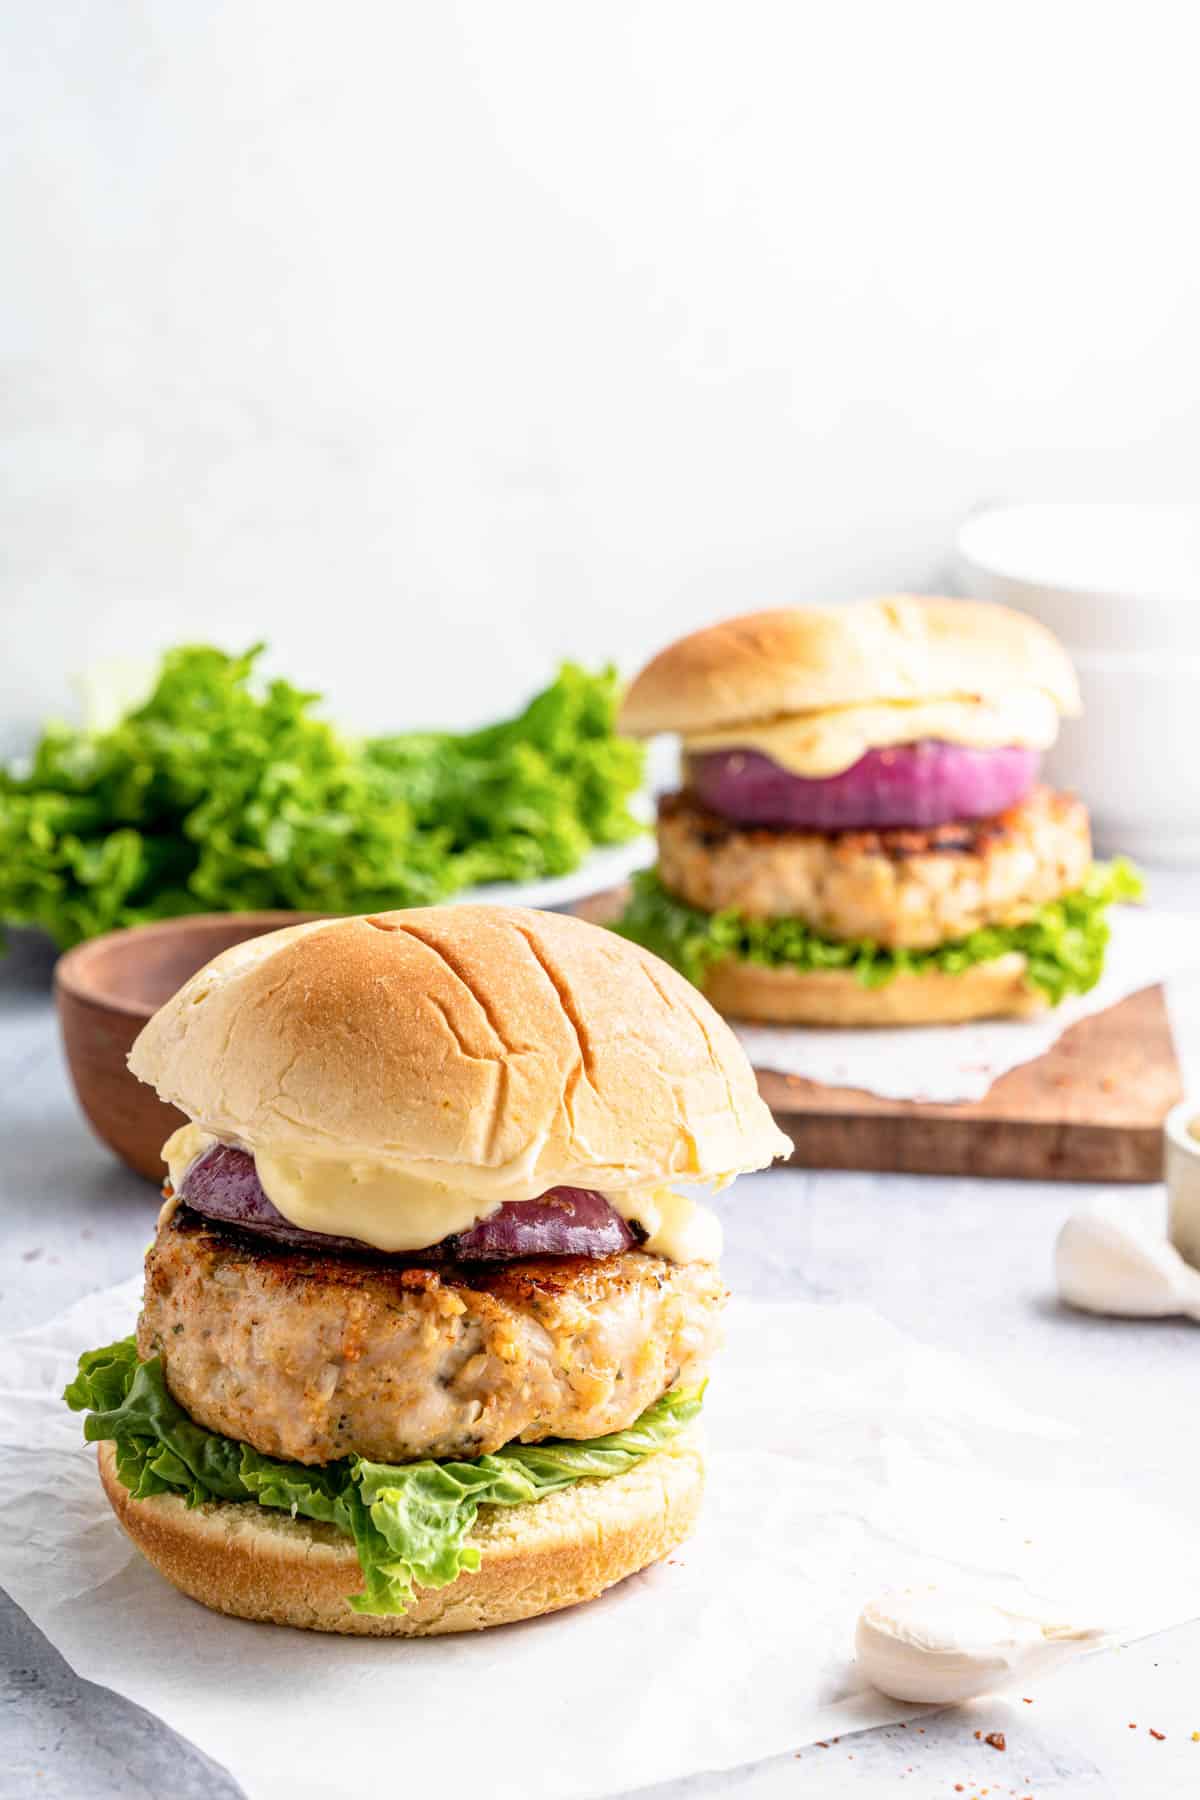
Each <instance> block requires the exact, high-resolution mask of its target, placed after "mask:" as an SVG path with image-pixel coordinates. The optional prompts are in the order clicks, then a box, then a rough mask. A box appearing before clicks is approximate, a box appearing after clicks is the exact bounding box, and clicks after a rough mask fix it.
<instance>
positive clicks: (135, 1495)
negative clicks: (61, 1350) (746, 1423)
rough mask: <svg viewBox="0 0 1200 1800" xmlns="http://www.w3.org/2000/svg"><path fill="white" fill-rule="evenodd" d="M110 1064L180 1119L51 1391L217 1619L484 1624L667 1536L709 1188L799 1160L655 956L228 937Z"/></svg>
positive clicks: (416, 941) (710, 1022) (517, 945)
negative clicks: (140, 1212) (125, 1243)
mask: <svg viewBox="0 0 1200 1800" xmlns="http://www.w3.org/2000/svg"><path fill="white" fill-rule="evenodd" d="M130 1066H131V1068H132V1069H133V1071H134V1073H135V1074H136V1075H138V1076H139V1077H140V1078H141V1079H142V1080H144V1081H147V1082H149V1083H151V1084H152V1085H153V1086H154V1087H155V1088H156V1089H157V1090H158V1092H159V1094H160V1095H162V1097H163V1098H164V1099H166V1100H169V1101H171V1102H172V1103H173V1104H174V1105H176V1106H178V1107H180V1108H181V1109H182V1110H183V1111H184V1112H185V1113H186V1114H187V1115H188V1118H189V1119H190V1121H191V1123H189V1124H188V1125H186V1126H185V1127H184V1128H183V1129H181V1130H180V1131H178V1132H176V1134H175V1135H174V1137H173V1138H171V1139H170V1140H169V1142H168V1143H167V1145H166V1147H165V1150H164V1157H165V1160H166V1162H167V1164H168V1167H169V1171H170V1179H169V1181H168V1183H167V1186H166V1190H165V1191H166V1196H167V1198H166V1204H165V1205H164V1207H163V1209H162V1212H161V1215H160V1218H159V1223H158V1231H157V1235H156V1237H155V1240H154V1243H153V1244H152V1246H151V1248H150V1250H149V1252H148V1254H147V1258H146V1283H145V1297H144V1301H143V1305H142V1312H141V1318H140V1320H139V1322H138V1325H137V1330H136V1334H135V1335H134V1336H132V1337H130V1338H128V1339H125V1340H122V1341H121V1342H119V1343H116V1344H111V1345H108V1346H106V1347H105V1348H103V1349H100V1350H95V1351H91V1352H89V1353H87V1354H86V1355H84V1356H83V1357H82V1358H81V1360H80V1366H79V1373H78V1376H77V1377H76V1379H75V1380H74V1381H73V1382H72V1384H71V1386H70V1387H69V1388H68V1390H67V1395H66V1398H67V1400H68V1403H69V1404H70V1405H71V1406H72V1407H74V1408H76V1409H77V1410H85V1411H86V1412H87V1415H88V1416H87V1419H86V1422H85V1428H84V1429H85V1435H86V1437H87V1438H88V1439H89V1440H91V1441H93V1442H96V1443H98V1444H99V1446H100V1475H101V1480H102V1482H103V1485H104V1489H105V1492H106V1494H107V1495H108V1498H109V1500H110V1502H111V1503H112V1506H113V1509H114V1511H115V1512H116V1514H117V1517H118V1519H119V1520H120V1522H121V1524H122V1525H123V1526H124V1528H125V1530H126V1531H127V1532H128V1534H129V1536H130V1537H131V1538H132V1539H133V1541H134V1543H135V1544H136V1545H137V1546H138V1548H139V1549H140V1550H142V1551H143V1552H144V1554H145V1555H146V1556H147V1557H148V1558H149V1559H150V1561H151V1562H152V1563H154V1564H155V1565H156V1567H157V1568H158V1569H159V1570H160V1571H161V1572H162V1573H163V1574H164V1575H165V1576H166V1577H167V1578H168V1579H169V1580H170V1581H172V1582H174V1583H175V1585H176V1586H177V1587H179V1588H182V1589H183V1591H184V1592H185V1593H187V1594H190V1595H191V1596H192V1597H193V1598H195V1599H197V1600H200V1601H202V1602H203V1603H204V1604H205V1605H207V1606H211V1607H214V1608H216V1609H217V1610H219V1611H221V1612H227V1613H234V1614H238V1615H240V1616H242V1617H245V1618H251V1619H268V1620H274V1621H276V1622H278V1623H283V1624H290V1625H298V1626H307V1627H310V1628H312V1629H315V1630H322V1631H337V1632H359V1633H374V1634H399V1635H408V1634H421V1633H432V1632H450V1631H463V1630H472V1629H477V1628H479V1627H481V1626H486V1625H494V1624H500V1623H503V1622H505V1621H508V1620H513V1619H520V1618H527V1617H530V1616H532V1615H535V1614H539V1613H543V1612H550V1611H553V1610H554V1609H555V1608H558V1607H563V1606H570V1605H572V1604H574V1603H575V1602H576V1601H580V1600H587V1599H590V1598H592V1597H593V1596H594V1595H596V1594H599V1593H600V1592H601V1591H602V1590H603V1589H605V1588H607V1587H608V1586H610V1585H611V1584H612V1583H613V1582H616V1581H620V1580H621V1579H622V1578H623V1577H624V1576H626V1575H629V1574H631V1573H633V1572H634V1571H635V1570H637V1569H641V1568H643V1567H644V1566H645V1565H646V1564H648V1563H651V1562H653V1561H654V1560H655V1559H657V1558H659V1557H661V1556H663V1555H665V1554H666V1553H667V1552H668V1551H670V1550H671V1549H672V1548H673V1547H674V1546H675V1545H676V1544H678V1543H679V1542H680V1540H681V1539H682V1538H683V1537H685V1536H686V1535H687V1533H688V1532H689V1530H690V1529H691V1527H692V1524H693V1522H694V1520H695V1517H696V1513H697V1509H698V1507H699V1504H700V1497H701V1488H702V1482H703V1465H702V1461H701V1454H700V1448H699V1445H698V1442H697V1435H696V1428H695V1420H696V1417H697V1414H698V1413H699V1411H700V1405H701V1394H702V1390H703V1383H704V1370H705V1366H706V1363H707V1361H708V1358H709V1355H710V1353H711V1351H712V1350H713V1348H714V1345H715V1343H716V1340H717V1335H718V1329H719V1316H720V1312H721V1308H722V1306H723V1303H724V1300H725V1290H724V1288H723V1286H722V1283H721V1278H720V1274H719V1272H718V1267H717V1259H718V1255H719V1249H720V1241H719V1240H720V1232H719V1227H718V1224H717V1221H716V1218H715V1216H714V1215H713V1214H712V1213H711V1212H710V1211H708V1210H707V1209H706V1208H705V1207H704V1206H703V1205H701V1204H700V1203H699V1202H698V1201H697V1200H695V1199H694V1198H692V1197H691V1196H690V1195H689V1194H688V1193H687V1192H685V1191H681V1189H680V1186H679V1184H680V1183H683V1184H695V1183H717V1184H720V1183H723V1182H726V1181H728V1180H729V1179H730V1178H731V1177H732V1176H733V1175H735V1174H737V1173H738V1172H739V1171H741V1170H745V1169H754V1168H760V1167H762V1166H764V1165H765V1164H767V1163H769V1162H771V1160H772V1159H773V1158H774V1157H776V1156H779V1155H783V1154H786V1153H787V1152H788V1150H789V1149H790V1145H789V1144H788V1141H787V1139H786V1138H784V1137H783V1136H782V1135H781V1134H780V1132H779V1131H778V1130H777V1129H776V1127H775V1126H774V1124H773V1123H772V1120H771V1117H770V1114H769V1113H768V1111H767V1109H766V1107H765V1106H764V1105H763V1103H762V1101H761V1100H760V1098H759V1095H758V1091H757V1089H756V1086H755V1083H754V1079H753V1076H752V1074H751V1071H750V1068H749V1066H748V1064H747V1062H746V1059H745V1057H744V1056H743V1054H742V1052H741V1050H740V1048H739V1046H738V1044H737V1042H736V1040H735V1039H734V1037H733V1035H732V1034H731V1032H730V1031H729V1029H728V1027H727V1026H726V1025H725V1024H724V1023H723V1022H722V1020H721V1019H719V1018H718V1017H717V1016H716V1014H715V1013H714V1012H713V1011H712V1010H711V1008H710V1007H709V1006H708V1004H707V1003H706V1002H705V1001H704V1000H703V999H702V998H701V997H700V996H699V995H698V994H697V993H696V992H695V990H694V989H693V988H692V987H691V986H689V984H688V983H687V982H685V981H683V980H682V979H681V978H680V977H679V976H678V975H677V974H676V973H675V971H674V970H673V969H670V968H668V967H666V966H664V965H663V964H662V963H661V962H659V961H658V960H657V959H656V958H655V957H653V956H651V955H648V954H647V953H646V952H645V951H643V950H642V949H640V948H638V947H636V946H634V945H632V944H629V943H624V942H622V941H621V940H620V939H619V938H617V937H614V936H613V935H612V934H611V933H609V932H606V931H602V930H600V929H599V928H597V927H595V926H592V925H587V924H584V923H583V922H582V921H580V920H577V919H572V918H565V917H560V916H557V915H553V914H547V913H537V912H527V911H523V910H519V909H516V908H512V909H509V908H488V907H481V906H461V907H445V908H439V909H432V910H418V911H410V912H394V913H385V914H382V915H380V916H377V917H372V918H355V919H340V920H330V921H319V922H316V923H308V924H303V925H298V926H294V927H290V928H288V929H286V930H283V931H277V932H274V933H272V934H271V935H269V936H266V937H260V938H257V939H255V940H253V941H251V942H249V943H246V944H242V945H239V946H237V947H236V948H234V949H232V950H229V951H227V952H226V953H225V954H224V955H222V956H219V957H218V958H217V959H216V960H215V961H214V962H212V963H210V964H209V965H208V967H207V968H205V969H202V970H201V971H200V973H199V974H197V975H195V976H193V978H192V979H191V980H190V981H189V982H187V983H186V985H185V986H184V987H183V988H182V989H181V990H180V991H179V992H178V993H177V994H176V995H175V996H174V998H173V999H171V1000H170V1001H169V1002H168V1003H167V1005H166V1006H164V1007H163V1008H162V1009H161V1011H160V1012H158V1013H157V1014H156V1015H155V1016H154V1018H153V1019H152V1020H151V1021H150V1023H149V1024H148V1025H147V1026H146V1028H145V1030H144V1031H143V1032H142V1034H141V1036H140V1037H139V1038H138V1040H137V1042H136V1043H135V1045H134V1048H133V1052H132V1054H131V1057H130Z"/></svg>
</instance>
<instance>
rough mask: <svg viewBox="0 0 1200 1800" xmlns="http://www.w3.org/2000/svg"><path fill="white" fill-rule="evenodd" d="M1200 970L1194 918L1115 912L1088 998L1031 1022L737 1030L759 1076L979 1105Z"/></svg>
mask: <svg viewBox="0 0 1200 1800" xmlns="http://www.w3.org/2000/svg"><path fill="white" fill-rule="evenodd" d="M1197 963H1200V917H1194V916H1190V915H1186V914H1182V913H1165V912H1155V911H1153V910H1152V909H1150V908H1135V907H1117V908H1115V909H1114V911H1113V915H1112V942H1111V944H1110V945H1109V951H1108V958H1107V963H1106V967H1105V971H1104V974H1103V976H1102V977H1101V979H1100V981H1099V982H1098V983H1097V985H1096V986H1095V987H1094V988H1093V989H1092V991H1091V993H1090V994H1083V995H1079V996H1077V997H1076V998H1074V999H1070V1000H1065V1001H1064V1002H1063V1004H1062V1005H1061V1006H1056V1007H1054V1008H1052V1009H1051V1011H1049V1012H1047V1013H1045V1014H1043V1015H1042V1016H1041V1017H1039V1018H1035V1019H985V1020H983V1021H981V1022H980V1023H978V1024H970V1025H924V1026H916V1027H914V1026H908V1027H905V1028H904V1029H902V1030H887V1029H884V1030H872V1031H843V1030H840V1029H839V1030H790V1029H788V1028H786V1027H784V1026H778V1025H738V1026H736V1027H735V1029H736V1030H737V1034H738V1036H739V1038H740V1039H741V1040H742V1044H743V1046H744V1048H745V1051H746V1054H747V1055H748V1056H749V1058H750V1060H751V1062H752V1063H753V1064H754V1066H755V1068H756V1069H773V1070H774V1071H775V1072H776V1073H777V1074H780V1075H803V1076H807V1078H808V1079H809V1080H810V1081H819V1082H821V1083H822V1084H823V1085H824V1086H826V1087H845V1088H858V1089H860V1090H861V1091H862V1092H864V1093H868V1094H879V1095H881V1096H882V1097H883V1098H885V1099H888V1100H927V1101H937V1102H940V1103H941V1104H943V1105H948V1104H952V1103H953V1102H954V1101H957V1100H982V1099H983V1096H984V1095H985V1094H986V1093H987V1091H988V1089H989V1088H990V1087H991V1086H992V1084H993V1083H994V1082H996V1081H998V1080H999V1079H1000V1077H1001V1075H1007V1073H1008V1071H1009V1070H1010V1069H1015V1068H1017V1067H1018V1066H1019V1065H1020V1064H1021V1063H1027V1062H1032V1061H1033V1060H1034V1058H1035V1057H1038V1056H1044V1055H1045V1053H1046V1051H1047V1050H1049V1049H1050V1047H1051V1045H1053V1044H1055V1043H1057V1041H1058V1039H1059V1038H1060V1037H1061V1036H1062V1034H1063V1032H1064V1031H1066V1030H1067V1029H1068V1028H1069V1027H1070V1026H1072V1025H1075V1024H1077V1023H1078V1022H1079V1020H1080V1019H1086V1018H1088V1017H1090V1016H1091V1014H1093V1013H1098V1012H1103V1011H1104V1010H1105V1008H1106V1007H1109V1006H1115V1005H1116V1004H1117V1002H1118V1000H1124V999H1126V998H1127V996H1128V995H1130V994H1136V993H1137V992H1138V991H1139V989H1141V988H1145V987H1151V986H1153V985H1154V983H1155V982H1159V981H1163V980H1165V979H1167V977H1169V976H1171V975H1174V974H1178V973H1181V972H1182V971H1184V970H1186V969H1190V968H1194V967H1195V966H1196V965H1197Z"/></svg>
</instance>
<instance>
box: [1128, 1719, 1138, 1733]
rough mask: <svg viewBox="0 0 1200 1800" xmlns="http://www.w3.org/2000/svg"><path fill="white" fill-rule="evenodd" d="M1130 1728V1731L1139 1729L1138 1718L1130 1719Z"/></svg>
mask: <svg viewBox="0 0 1200 1800" xmlns="http://www.w3.org/2000/svg"><path fill="white" fill-rule="evenodd" d="M1129 1729H1130V1731H1136V1730H1137V1720H1136V1719H1130V1721H1129Z"/></svg>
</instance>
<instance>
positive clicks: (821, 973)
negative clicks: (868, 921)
mask: <svg viewBox="0 0 1200 1800" xmlns="http://www.w3.org/2000/svg"><path fill="white" fill-rule="evenodd" d="M704 992H705V993H706V995H707V996H708V998H709V999H710V1000H711V1001H712V1003H713V1005H714V1006H715V1007H717V1008H718V1010H719V1011H721V1012H723V1013H725V1014H727V1015H728V1016H729V1017H730V1018H732V1019H744V1020H749V1021H753V1022H754V1023H756V1024H761V1025H961V1024H963V1023H965V1022H966V1021H967V1020H969V1019H1003V1018H1016V1019H1025V1018H1029V1017H1031V1016H1032V1015H1034V1014H1036V1013H1040V1012H1044V1011H1045V1010H1046V1007H1047V1005H1048V1004H1049V1002H1048V1001H1047V998H1046V995H1045V994H1044V993H1043V992H1042V991H1041V989H1040V988H1037V987H1034V986H1033V984H1032V983H1031V982H1030V981H1028V980H1027V978H1026V972H1025V958H1024V957H1023V956H1022V955H1020V953H1019V952H1017V951H1012V952H1010V953H1009V954H1008V955H1007V956H997V957H995V958H993V960H992V961H991V962H983V963H976V964H974V965H973V966H972V967H971V968H969V969H964V970H963V971H962V973H961V974H958V975H947V974H944V973H943V972H942V970H940V969H931V970H930V971H928V972H927V973H926V974H922V975H913V974H899V975H895V976H893V977H892V979H891V981H889V982H887V983H886V984H885V985H884V986H883V987H877V988H869V987H864V986H863V984H862V982H861V981H859V979H858V977H857V976H856V975H855V974H854V973H853V972H852V971H851V970H849V969H812V970H801V969H768V968H764V967H762V966H761V965H759V964H757V963H749V962H738V961H735V960H733V959H732V958H727V959H726V960H725V961H723V962H719V963H715V964H714V965H713V966H712V968H711V969H710V970H709V971H708V973H707V975H706V976H705V981H704Z"/></svg>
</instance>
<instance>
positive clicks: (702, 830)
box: [658, 788, 1079, 861]
mask: <svg viewBox="0 0 1200 1800" xmlns="http://www.w3.org/2000/svg"><path fill="white" fill-rule="evenodd" d="M1038 791H1039V792H1040V793H1042V794H1046V795H1048V797H1049V799H1050V801H1051V802H1053V803H1054V807H1053V810H1054V811H1055V812H1056V813H1057V814H1058V815H1059V816H1060V817H1066V816H1068V815H1069V814H1070V813H1072V812H1073V811H1075V810H1076V809H1077V808H1078V804H1079V803H1078V801H1076V800H1075V799H1074V797H1073V796H1072V795H1070V794H1058V793H1054V792H1053V791H1052V790H1049V789H1045V788H1043V789H1040V790H1038ZM1023 804H1024V803H1023ZM658 816H659V819H660V820H671V821H673V822H674V823H675V824H676V825H678V826H679V827H680V829H682V830H684V831H686V832H687V833H688V834H689V835H690V836H691V837H692V838H694V839H695V841H696V843H697V844H699V845H701V846H702V847H703V848H704V849H706V850H716V849H719V848H720V847H721V846H723V845H727V844H729V843H730V842H731V841H733V840H735V839H736V840H738V841H740V842H742V843H745V844H749V845H751V846H754V845H758V846H761V847H762V848H763V849H778V848H780V847H781V846H784V845H786V844H787V843H788V842H789V840H790V841H793V842H795V843H796V845H797V846H802V845H806V844H821V845H823V846H825V847H826V848H827V849H828V850H830V851H831V852H837V851H841V852H843V853H844V854H845V855H847V856H865V855H873V856H889V857H894V858H896V859H897V860H899V861H903V860H904V859H905V858H907V857H912V856H928V855H929V854H930V853H931V852H945V853H947V854H957V855H960V856H980V855H983V854H985V853H986V852H987V851H988V849H989V848H990V847H991V846H992V845H994V844H999V843H1002V842H1003V841H1004V840H1005V839H1006V838H1008V839H1012V838H1014V837H1016V836H1018V835H1019V834H1020V833H1021V831H1022V830H1023V829H1024V817H1023V805H1022V806H1015V807H1011V808H1010V809H1009V810H1008V812H1003V813H997V814H995V815H994V816H993V817H992V818H990V819H954V820H950V821H949V822H948V823H947V824H945V825H931V826H923V827H919V828H918V827H909V826H904V825H892V826H887V827H885V828H884V829H882V830H878V831H876V830H869V831H867V830H859V831H797V830H795V829H794V828H791V827H789V826H786V825H739V824H738V823H737V821H736V820H734V819H726V818H724V817H722V815H721V814H720V813H715V812H710V811H709V809H708V808H707V807H706V806H704V805H703V804H702V803H701V802H700V801H699V800H697V799H696V798H695V796H694V795H693V794H691V793H690V792H689V791H688V790H687V789H686V788H684V789H682V790H681V791H680V792H678V793H674V794H663V795H661V796H660V797H659V802H658Z"/></svg>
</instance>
